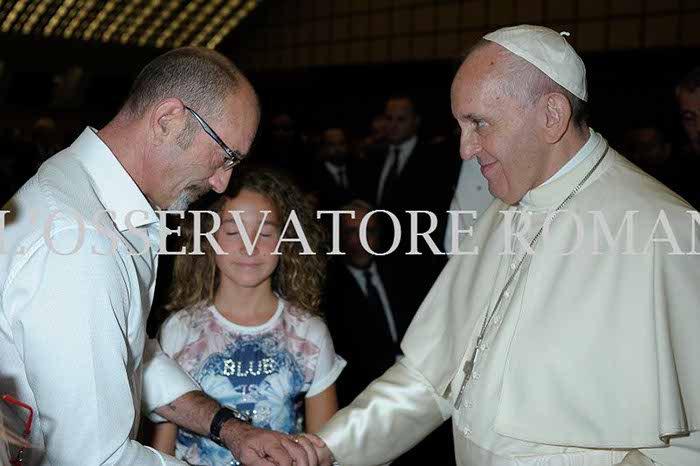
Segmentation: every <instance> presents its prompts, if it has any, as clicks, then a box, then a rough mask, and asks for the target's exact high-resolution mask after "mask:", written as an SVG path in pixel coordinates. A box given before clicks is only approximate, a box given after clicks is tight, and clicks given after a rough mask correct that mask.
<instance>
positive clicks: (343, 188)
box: [311, 127, 357, 210]
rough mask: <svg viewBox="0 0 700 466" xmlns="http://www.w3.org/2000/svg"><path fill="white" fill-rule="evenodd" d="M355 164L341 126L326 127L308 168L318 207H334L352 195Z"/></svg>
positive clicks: (346, 201)
mask: <svg viewBox="0 0 700 466" xmlns="http://www.w3.org/2000/svg"><path fill="white" fill-rule="evenodd" d="M356 168H357V167H356V166H355V165H354V164H353V162H352V157H351V153H350V148H349V145H348V142H347V139H346V137H345V131H344V130H343V129H342V128H337V127H330V128H327V129H326V130H325V131H324V132H323V134H322V136H321V143H320V145H319V148H318V152H317V156H316V160H314V166H313V169H312V171H311V183H312V186H313V188H312V189H313V192H314V194H315V195H316V196H317V198H318V200H319V208H321V209H324V210H327V209H337V208H339V207H340V206H341V205H343V204H346V203H348V202H350V200H352V199H353V198H354V197H355V178H356V176H357V174H356Z"/></svg>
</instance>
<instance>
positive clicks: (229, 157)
mask: <svg viewBox="0 0 700 466" xmlns="http://www.w3.org/2000/svg"><path fill="white" fill-rule="evenodd" d="M185 109H187V110H189V111H190V113H192V116H193V117H194V118H195V120H197V122H198V123H199V125H200V126H201V127H202V129H203V130H204V132H205V133H207V134H208V135H209V136H210V137H211V138H212V139H213V140H214V142H216V143H217V144H218V145H219V146H221V148H222V149H223V150H224V154H225V155H224V156H223V157H224V170H231V169H232V168H233V167H235V166H236V165H238V164H239V163H241V162H243V160H244V159H245V157H243V156H242V155H241V154H240V152H238V151H235V150H233V149H231V148H230V147H229V146H227V145H226V143H225V142H224V141H223V140H222V139H221V138H220V137H219V135H218V134H216V132H215V131H214V130H213V129H212V128H211V126H209V123H207V122H206V121H204V118H202V117H201V116H199V113H197V112H195V111H194V110H192V109H191V108H190V107H188V106H187V105H185Z"/></svg>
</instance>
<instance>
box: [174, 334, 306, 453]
mask: <svg viewBox="0 0 700 466" xmlns="http://www.w3.org/2000/svg"><path fill="white" fill-rule="evenodd" d="M194 378H195V380H197V382H198V383H199V384H200V385H201V387H202V389H203V390H204V391H205V392H206V393H207V394H208V395H210V396H211V397H213V398H215V399H217V400H218V401H219V403H221V404H222V405H228V406H232V407H235V408H236V409H237V410H239V411H242V412H244V413H246V414H248V415H249V416H251V417H252V419H253V425H255V426H256V427H261V428H265V429H272V430H276V431H281V432H286V433H298V432H301V431H302V426H301V421H302V416H301V415H300V414H301V413H300V406H299V403H297V398H298V395H299V394H300V392H301V390H302V388H303V386H304V374H303V372H302V369H301V368H300V367H299V365H298V363H297V361H296V360H295V359H294V357H293V355H292V354H290V352H289V351H288V349H287V347H286V346H285V345H282V344H280V340H279V339H277V338H274V336H273V335H271V334H264V335H250V336H242V337H241V338H240V339H239V340H237V341H235V342H234V343H231V344H230V345H228V346H227V347H226V348H225V350H224V351H223V352H220V353H214V354H211V355H210V356H209V357H208V358H207V359H206V361H205V362H204V364H202V366H201V368H200V370H199V371H198V372H197V373H196V374H194ZM177 441H178V443H179V444H181V445H182V446H183V447H185V448H195V449H197V450H199V455H198V456H199V458H201V459H206V461H207V463H206V464H212V465H222V464H236V462H235V460H233V457H232V455H231V453H230V452H229V451H228V450H227V449H225V448H222V447H219V446H218V445H216V444H215V443H214V442H212V441H211V440H209V439H207V438H203V437H200V436H198V435H193V434H190V433H188V432H186V431H183V430H182V429H180V430H179V431H178V438H177Z"/></svg>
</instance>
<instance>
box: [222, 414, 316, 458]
mask: <svg viewBox="0 0 700 466" xmlns="http://www.w3.org/2000/svg"><path fill="white" fill-rule="evenodd" d="M221 439H222V440H223V441H224V444H225V445H226V447H227V448H228V449H229V450H231V453H232V454H233V456H234V457H235V458H236V459H237V460H238V461H239V462H240V463H242V464H243V465H245V466H292V465H294V466H318V465H319V459H318V457H317V456H316V449H315V448H314V446H313V445H312V444H311V442H310V441H309V440H307V439H306V438H304V436H301V435H298V436H288V435H285V434H281V433H279V432H273V431H271V430H265V429H260V428H257V427H253V426H251V425H249V424H245V423H243V422H239V421H236V420H230V421H228V422H226V424H224V427H223V429H222V435H221ZM321 464H323V463H321Z"/></svg>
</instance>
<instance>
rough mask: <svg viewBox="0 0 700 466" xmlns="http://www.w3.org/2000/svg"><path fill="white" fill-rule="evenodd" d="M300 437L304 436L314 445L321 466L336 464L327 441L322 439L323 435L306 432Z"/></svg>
mask: <svg viewBox="0 0 700 466" xmlns="http://www.w3.org/2000/svg"><path fill="white" fill-rule="evenodd" d="M299 437H304V439H305V440H306V441H308V442H309V443H311V445H313V447H314V449H315V450H316V456H317V458H318V464H319V466H331V465H332V464H334V461H335V458H334V457H333V453H331V451H330V450H329V449H328V447H327V446H326V443H325V442H324V441H323V440H321V437H319V436H318V435H314V434H304V435H300V436H299ZM299 443H301V442H299Z"/></svg>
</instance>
